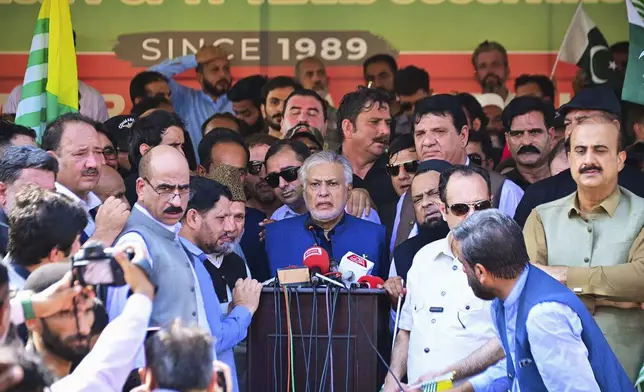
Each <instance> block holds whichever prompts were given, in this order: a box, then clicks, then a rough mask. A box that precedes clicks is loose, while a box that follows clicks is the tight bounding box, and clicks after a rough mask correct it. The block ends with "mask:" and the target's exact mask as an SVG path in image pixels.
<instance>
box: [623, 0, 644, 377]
mask: <svg viewBox="0 0 644 392" xmlns="http://www.w3.org/2000/svg"><path fill="white" fill-rule="evenodd" d="M626 12H627V13H628V24H629V47H628V66H627V67H626V79H624V88H623V90H622V99H623V100H625V101H630V102H634V103H638V104H640V105H644V3H643V2H642V0H626ZM642 377H644V375H643V376H642Z"/></svg>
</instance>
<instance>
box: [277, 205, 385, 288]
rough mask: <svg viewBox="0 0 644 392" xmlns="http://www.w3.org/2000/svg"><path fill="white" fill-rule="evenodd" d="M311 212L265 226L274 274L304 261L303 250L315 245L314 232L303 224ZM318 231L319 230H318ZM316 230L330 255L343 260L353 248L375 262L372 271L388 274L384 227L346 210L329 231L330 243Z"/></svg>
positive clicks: (383, 275) (377, 273)
mask: <svg viewBox="0 0 644 392" xmlns="http://www.w3.org/2000/svg"><path fill="white" fill-rule="evenodd" d="M309 216H310V215H309V214H303V215H300V216H296V217H294V218H289V219H284V220H281V221H279V222H275V223H271V224H270V225H268V226H266V253H267V254H268V264H269V266H270V268H271V270H270V272H271V276H275V275H276V271H277V269H279V268H284V267H288V266H291V265H302V256H303V255H304V252H305V251H306V250H307V249H308V248H310V247H312V246H315V241H314V239H313V235H314V234H313V232H311V231H309V230H307V229H306V228H305V227H304V222H305V221H306V220H307V219H308V218H309ZM316 232H317V231H316ZM322 237H323V234H321V233H317V234H316V238H317V239H318V243H320V246H322V247H324V248H326V250H327V252H329V257H330V258H333V259H335V260H337V261H340V259H341V258H342V256H344V255H345V254H346V253H347V252H349V251H351V252H354V253H356V254H358V255H360V256H363V255H365V256H366V258H367V259H368V260H370V261H372V262H373V263H374V267H373V272H372V275H379V276H381V277H386V275H388V272H389V271H383V270H382V269H383V268H382V266H384V265H388V263H387V259H388V257H389V256H388V254H387V242H386V240H385V227H384V226H382V225H377V224H375V223H373V222H369V221H366V220H363V219H359V218H356V217H353V216H351V215H349V214H344V217H343V218H342V220H341V221H340V223H338V225H337V226H336V227H335V228H334V229H333V230H332V231H331V232H330V234H329V237H330V239H331V240H330V243H329V244H328V245H327V246H328V247H327V246H325V245H324V243H325V242H327V241H326V239H325V238H322Z"/></svg>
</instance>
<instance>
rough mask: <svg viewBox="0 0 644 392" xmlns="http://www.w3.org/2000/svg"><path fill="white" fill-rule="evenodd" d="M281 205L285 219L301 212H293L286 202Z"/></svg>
mask: <svg viewBox="0 0 644 392" xmlns="http://www.w3.org/2000/svg"><path fill="white" fill-rule="evenodd" d="M282 207H283V208H284V209H283V211H284V219H286V218H294V217H296V216H300V215H301V214H298V213H297V212H295V210H293V209H292V208H291V207H289V206H288V205H287V204H284V205H283V206H282Z"/></svg>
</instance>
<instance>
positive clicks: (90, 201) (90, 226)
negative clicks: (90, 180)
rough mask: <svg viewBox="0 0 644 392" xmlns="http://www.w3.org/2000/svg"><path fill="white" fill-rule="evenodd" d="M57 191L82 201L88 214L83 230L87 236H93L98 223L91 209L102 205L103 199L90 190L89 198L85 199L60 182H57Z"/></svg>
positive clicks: (81, 203)
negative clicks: (91, 213)
mask: <svg viewBox="0 0 644 392" xmlns="http://www.w3.org/2000/svg"><path fill="white" fill-rule="evenodd" d="M56 192H58V193H61V194H63V195H65V196H69V197H70V198H71V199H72V200H74V201H76V202H78V203H80V205H81V207H82V208H83V210H85V215H86V216H87V226H85V230H83V231H84V232H85V234H86V235H87V237H91V236H92V234H94V230H96V223H95V222H94V218H92V215H90V213H89V211H90V210H92V209H94V208H96V207H98V206H100V205H101V199H99V198H98V196H96V195H95V194H94V193H93V192H89V193H88V194H87V200H83V199H81V198H80V197H78V196H76V194H75V193H74V192H72V191H70V190H69V189H68V188H67V187H65V186H64V185H62V184H61V183H59V182H56Z"/></svg>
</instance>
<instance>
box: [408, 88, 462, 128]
mask: <svg viewBox="0 0 644 392" xmlns="http://www.w3.org/2000/svg"><path fill="white" fill-rule="evenodd" d="M429 114H432V115H434V116H440V117H447V116H451V117H452V123H453V124H454V127H455V128H456V133H458V134H459V135H460V134H461V129H462V128H463V127H464V126H466V125H467V117H465V112H464V111H463V107H462V106H461V103H460V102H459V101H458V98H456V97H455V96H453V95H449V94H437V95H432V96H431V97H426V98H423V99H421V100H420V101H418V102H416V105H415V106H414V117H413V123H412V124H413V129H412V130H415V128H416V124H418V122H419V121H420V120H421V119H422V118H423V117H424V116H426V115H429Z"/></svg>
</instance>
